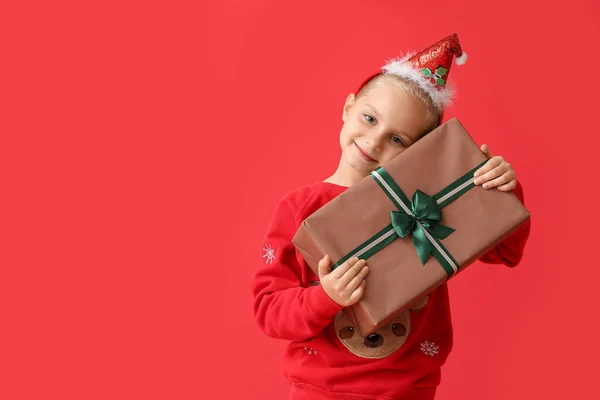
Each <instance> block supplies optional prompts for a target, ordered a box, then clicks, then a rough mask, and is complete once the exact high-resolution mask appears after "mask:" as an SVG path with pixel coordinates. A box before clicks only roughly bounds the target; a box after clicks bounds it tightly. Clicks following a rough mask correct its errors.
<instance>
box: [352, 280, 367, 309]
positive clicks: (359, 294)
mask: <svg viewBox="0 0 600 400" xmlns="http://www.w3.org/2000/svg"><path fill="white" fill-rule="evenodd" d="M366 285H367V281H365V280H363V281H362V282H361V283H360V285H359V286H358V287H357V288H356V290H355V291H354V292H352V294H351V295H350V303H351V304H354V303H356V302H357V301H359V300H360V298H361V297H362V295H363V294H364V292H365V286H366Z"/></svg>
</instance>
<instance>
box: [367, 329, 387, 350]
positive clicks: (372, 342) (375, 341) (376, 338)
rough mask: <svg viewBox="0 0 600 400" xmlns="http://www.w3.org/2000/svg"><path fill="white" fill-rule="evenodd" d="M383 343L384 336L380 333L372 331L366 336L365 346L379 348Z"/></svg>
mask: <svg viewBox="0 0 600 400" xmlns="http://www.w3.org/2000/svg"><path fill="white" fill-rule="evenodd" d="M382 344H383V336H381V335H380V334H378V333H371V334H370V335H369V336H367V337H366V338H365V346H367V347H370V348H372V349H374V348H377V347H379V346H381V345H382Z"/></svg>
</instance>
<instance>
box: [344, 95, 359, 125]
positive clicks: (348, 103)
mask: <svg viewBox="0 0 600 400" xmlns="http://www.w3.org/2000/svg"><path fill="white" fill-rule="evenodd" d="M355 100H356V99H355V97H354V93H350V94H349V95H348V97H346V103H345V104H344V110H343V112H342V121H344V122H346V118H347V117H348V113H349V112H350V109H351V108H352V106H353V105H354V103H355Z"/></svg>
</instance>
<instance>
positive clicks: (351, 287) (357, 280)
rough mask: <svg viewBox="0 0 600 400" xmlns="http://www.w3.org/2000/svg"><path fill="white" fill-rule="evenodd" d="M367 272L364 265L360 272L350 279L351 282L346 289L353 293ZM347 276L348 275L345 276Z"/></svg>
mask: <svg viewBox="0 0 600 400" xmlns="http://www.w3.org/2000/svg"><path fill="white" fill-rule="evenodd" d="M368 272H369V267H367V266H366V265H365V266H364V267H362V268H361V270H360V271H359V272H358V274H356V276H355V277H354V278H352V280H351V281H350V282H349V283H348V286H346V289H347V290H349V291H351V292H353V291H354V290H356V288H357V287H358V286H359V285H360V284H361V283H362V282H364V280H365V276H367V273H368ZM346 275H348V274H346Z"/></svg>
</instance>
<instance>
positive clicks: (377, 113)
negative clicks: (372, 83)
mask: <svg viewBox="0 0 600 400" xmlns="http://www.w3.org/2000/svg"><path fill="white" fill-rule="evenodd" d="M365 106H368V107H369V108H370V109H371V110H373V113H374V114H375V115H377V116H378V117H381V115H379V112H378V111H377V110H376V109H375V107H373V106H372V105H370V104H365Z"/></svg>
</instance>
